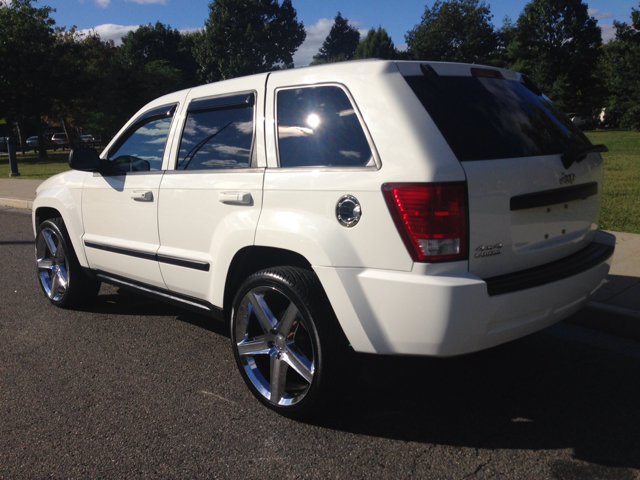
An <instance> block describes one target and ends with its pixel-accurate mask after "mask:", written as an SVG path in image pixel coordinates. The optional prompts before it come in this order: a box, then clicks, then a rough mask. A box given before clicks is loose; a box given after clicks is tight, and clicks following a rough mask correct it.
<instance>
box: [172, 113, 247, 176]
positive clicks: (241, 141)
mask: <svg viewBox="0 0 640 480" xmlns="http://www.w3.org/2000/svg"><path fill="white" fill-rule="evenodd" d="M252 143H253V103H241V104H237V105H226V106H222V107H214V108H213V109H210V110H207V109H204V110H195V111H189V113H188V115H187V121H186V123H185V127H184V131H183V133H182V140H181V142H180V153H179V156H178V164H177V165H176V170H213V169H225V168H248V167H249V166H250V165H251V145H252Z"/></svg>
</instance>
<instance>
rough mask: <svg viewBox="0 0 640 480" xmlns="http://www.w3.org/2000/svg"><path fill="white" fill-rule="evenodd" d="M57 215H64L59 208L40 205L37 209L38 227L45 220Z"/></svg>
mask: <svg viewBox="0 0 640 480" xmlns="http://www.w3.org/2000/svg"><path fill="white" fill-rule="evenodd" d="M55 217H62V215H60V212H58V210H56V209H55V208H50V207H40V208H39V209H37V210H36V228H37V227H38V225H40V224H41V223H42V222H44V221H45V220H49V219H51V218H55Z"/></svg>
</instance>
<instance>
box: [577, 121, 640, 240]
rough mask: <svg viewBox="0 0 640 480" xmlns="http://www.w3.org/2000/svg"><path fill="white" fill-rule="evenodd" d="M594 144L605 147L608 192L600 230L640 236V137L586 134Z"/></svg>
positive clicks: (631, 133)
mask: <svg viewBox="0 0 640 480" xmlns="http://www.w3.org/2000/svg"><path fill="white" fill-rule="evenodd" d="M586 134H587V136H588V137H589V140H591V142H592V143H594V144H599V143H604V144H605V145H606V146H607V147H608V148H609V151H608V152H607V153H603V154H602V157H603V158H604V192H603V196H602V209H601V211H600V221H599V223H598V227H599V228H601V229H603V230H614V231H617V232H629V233H640V133H636V132H629V131H621V130H617V131H616V130H614V131H592V132H586Z"/></svg>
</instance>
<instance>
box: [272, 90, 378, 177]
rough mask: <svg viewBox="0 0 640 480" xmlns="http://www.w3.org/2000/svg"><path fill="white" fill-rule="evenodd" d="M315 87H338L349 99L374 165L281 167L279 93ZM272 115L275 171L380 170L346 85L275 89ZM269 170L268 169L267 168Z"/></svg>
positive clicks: (371, 143)
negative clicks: (275, 160)
mask: <svg viewBox="0 0 640 480" xmlns="http://www.w3.org/2000/svg"><path fill="white" fill-rule="evenodd" d="M317 87H338V88H340V89H341V90H342V91H343V92H344V93H345V95H346V96H347V98H348V99H349V102H350V103H351V106H352V107H353V111H354V112H355V114H356V116H357V117H358V122H359V123H360V128H362V132H363V133H364V136H365V138H366V139H367V143H368V144H369V149H370V150H371V156H372V157H373V161H374V163H375V165H368V163H369V162H367V165H362V166H360V167H358V166H351V165H350V166H345V167H340V166H337V165H331V166H321V165H310V166H300V167H283V166H282V165H281V164H280V138H279V136H278V94H279V93H280V92H281V91H285V90H297V89H301V88H317ZM273 115H274V121H273V128H274V130H273V134H274V140H275V142H274V143H275V147H276V159H277V161H278V166H277V167H276V169H275V170H282V171H284V172H288V171H292V170H300V169H303V170H319V171H339V172H347V171H350V170H353V171H358V172H360V171H362V170H380V168H382V162H381V160H380V156H379V155H378V150H377V149H376V145H375V143H374V141H373V137H372V135H371V132H369V128H368V126H367V123H366V122H365V121H364V117H363V116H362V113H361V112H360V108H359V107H358V104H357V103H356V101H355V99H354V98H353V95H351V92H350V91H349V89H348V88H347V86H346V85H344V84H342V83H339V82H320V83H306V84H301V85H287V86H286V87H277V88H276V89H275V91H274V94H273ZM267 168H269V167H267ZM270 170H274V168H273V167H271V168H270Z"/></svg>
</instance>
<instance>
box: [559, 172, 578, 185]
mask: <svg viewBox="0 0 640 480" xmlns="http://www.w3.org/2000/svg"><path fill="white" fill-rule="evenodd" d="M575 180H576V174H575V173H570V174H569V175H567V174H565V173H564V172H562V175H560V185H566V184H567V183H568V184H569V185H573V182H575Z"/></svg>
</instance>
